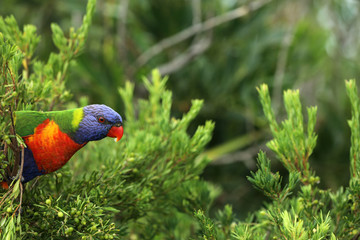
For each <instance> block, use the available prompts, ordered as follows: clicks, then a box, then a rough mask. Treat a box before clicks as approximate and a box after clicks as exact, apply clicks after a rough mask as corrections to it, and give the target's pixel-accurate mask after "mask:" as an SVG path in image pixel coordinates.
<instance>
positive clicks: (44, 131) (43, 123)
mask: <svg viewBox="0 0 360 240" xmlns="http://www.w3.org/2000/svg"><path fill="white" fill-rule="evenodd" d="M15 130H16V133H17V134H19V135H20V136H21V137H22V138H23V140H24V142H25V144H26V146H27V148H25V150H24V166H23V173H22V182H23V183H26V182H28V181H30V180H32V179H33V178H35V177H37V176H40V175H43V174H47V173H51V172H54V171H56V170H58V169H59V168H61V167H62V166H64V165H65V164H66V163H67V162H68V161H69V159H70V158H71V157H72V156H73V155H74V154H75V153H76V152H77V151H78V150H79V149H80V148H82V147H83V146H85V145H86V143H88V142H89V141H97V140H100V139H103V138H105V137H106V136H108V137H113V138H116V140H117V141H119V140H120V139H121V137H122V135H123V127H122V118H121V116H120V115H119V114H118V113H117V112H115V111H114V110H113V109H111V108H110V107H108V106H106V105H99V104H94V105H88V106H86V107H83V108H76V109H71V110H65V111H51V112H37V111H17V112H15ZM1 185H2V186H3V187H4V188H6V185H7V184H6V183H5V182H3V183H1Z"/></svg>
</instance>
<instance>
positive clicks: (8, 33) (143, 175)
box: [0, 0, 360, 240]
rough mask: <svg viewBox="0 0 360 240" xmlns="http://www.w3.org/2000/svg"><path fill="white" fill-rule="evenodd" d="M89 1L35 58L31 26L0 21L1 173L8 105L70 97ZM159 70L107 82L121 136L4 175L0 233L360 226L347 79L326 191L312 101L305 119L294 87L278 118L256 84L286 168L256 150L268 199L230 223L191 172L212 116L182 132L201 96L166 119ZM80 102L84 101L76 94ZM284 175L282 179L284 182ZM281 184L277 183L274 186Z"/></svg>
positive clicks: (282, 231) (303, 231)
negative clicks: (339, 138) (7, 181)
mask: <svg viewBox="0 0 360 240" xmlns="http://www.w3.org/2000/svg"><path fill="white" fill-rule="evenodd" d="M94 6H95V1H94V0H90V1H89V3H88V7H87V13H86V15H85V17H84V19H83V25H82V26H81V27H80V28H79V29H78V30H75V29H73V28H71V29H70V31H69V33H68V34H64V33H63V31H62V30H61V28H60V27H59V26H58V25H56V24H52V25H51V29H52V31H53V41H54V44H55V46H56V47H57V48H58V53H51V54H50V56H49V59H48V61H47V62H46V63H44V62H41V61H39V60H37V59H36V57H34V49H35V48H36V46H37V44H38V42H39V36H37V34H36V28H35V27H34V26H32V25H26V26H25V27H24V29H23V31H21V30H20V29H19V28H18V25H17V23H16V21H15V19H14V18H13V17H7V18H5V19H3V18H0V57H1V58H0V80H1V86H0V96H1V99H0V100H1V105H0V116H1V122H0V124H1V125H0V126H1V128H0V136H1V146H2V148H1V152H0V157H1V166H0V181H1V180H3V179H4V178H5V177H6V176H13V177H16V175H17V173H18V164H19V162H21V159H19V156H20V155H19V153H20V151H22V149H23V147H24V144H23V142H22V140H21V138H20V137H18V136H16V132H15V129H14V126H13V113H14V111H16V110H23V109H27V110H30V109H31V110H52V109H65V108H69V107H70V106H74V103H70V102H69V97H70V96H71V95H70V93H69V92H68V91H67V90H66V88H65V83H66V80H67V72H68V70H69V67H71V65H72V61H73V60H74V59H75V57H76V56H78V54H79V53H80V52H81V50H82V49H83V47H84V43H85V40H86V37H87V33H88V30H89V27H90V23H91V19H92V14H93V11H94ZM166 82H167V78H166V77H164V78H162V77H161V76H160V73H159V71H157V70H154V71H152V74H151V76H150V78H149V79H147V78H144V79H143V83H144V85H145V87H146V90H147V92H148V98H147V99H134V95H133V94H134V88H135V86H134V84H132V83H130V82H127V83H126V84H125V86H124V87H123V88H118V90H117V91H118V93H117V94H120V96H121V98H122V100H123V103H124V110H123V112H122V113H124V115H125V117H126V121H125V136H124V138H123V140H122V141H121V142H119V143H113V142H112V141H111V140H109V139H106V140H103V141H100V142H93V143H90V144H88V146H86V147H85V148H84V149H83V150H81V151H80V152H79V153H78V154H77V155H76V156H74V158H73V159H72V160H71V161H70V162H69V163H68V164H67V165H66V166H65V167H64V168H63V169H62V170H60V171H58V172H57V173H53V174H49V175H46V176H42V177H40V178H39V179H37V180H34V181H32V182H30V183H28V184H26V186H23V185H22V184H21V183H20V182H19V181H14V182H13V184H12V185H11V186H10V188H9V190H1V192H0V194H1V195H0V215H1V220H0V236H1V237H2V238H3V239H15V238H24V239H64V238H66V239H78V238H84V239H332V240H333V239H350V238H354V239H357V238H358V237H359V236H360V233H359V230H358V229H359V227H360V226H359V225H360V224H359V215H358V214H359V211H358V207H359V203H360V202H359V194H360V193H359V189H360V183H359V175H360V171H359V169H358V166H360V145H359V139H360V129H359V127H360V119H359V118H360V100H359V97H358V93H357V88H356V83H355V81H354V80H350V81H347V82H346V89H347V93H348V96H349V98H350V102H351V106H352V119H351V120H350V121H349V125H350V129H351V149H350V175H351V179H350V183H349V186H348V187H341V188H339V189H338V190H336V191H331V190H327V189H322V188H320V187H319V182H320V178H319V177H318V176H317V175H316V173H315V171H314V170H313V169H312V168H311V167H310V163H309V160H310V156H311V154H312V153H313V150H314V147H315V145H316V140H317V135H316V134H315V132H314V130H315V123H316V113H317V108H316V107H310V108H307V111H306V113H307V120H304V117H303V112H304V111H303V109H302V106H301V102H300V94H299V91H291V90H288V91H285V92H284V104H285V110H286V112H287V119H285V120H283V121H282V122H281V123H278V122H277V121H276V116H275V114H274V111H273V110H272V107H271V105H272V104H271V98H270V94H269V90H268V87H267V85H265V84H264V85H261V86H259V87H258V92H259V95H260V101H261V104H262V107H263V109H264V113H265V116H266V118H267V120H268V123H269V125H270V130H271V133H272V135H273V139H272V140H271V141H270V142H269V143H268V144H267V145H268V147H269V149H270V150H272V151H273V152H274V153H275V155H276V156H277V157H278V159H279V160H280V162H281V163H282V164H283V165H284V167H285V168H286V170H287V171H288V175H287V176H281V175H280V173H278V172H275V173H273V172H271V164H270V160H269V158H268V157H267V155H266V153H264V152H260V153H259V155H258V170H257V171H256V172H252V173H251V176H249V177H248V180H249V181H250V182H251V183H252V184H253V185H254V187H255V188H256V189H258V190H260V191H261V192H262V193H263V194H264V195H265V196H267V197H268V198H269V201H268V202H266V203H265V204H264V206H263V207H262V208H261V209H259V210H257V211H255V212H253V213H250V214H249V216H248V218H247V219H245V220H241V221H240V220H238V219H236V217H235V216H234V214H233V212H232V207H231V206H229V205H226V206H225V207H224V209H223V210H221V211H219V212H218V213H217V214H216V215H215V216H210V214H209V209H210V206H211V204H212V202H213V200H214V199H215V197H216V196H217V195H218V194H219V192H220V190H219V189H218V188H217V187H215V186H212V185H211V184H209V183H207V182H205V181H204V180H202V179H201V177H199V176H200V174H201V173H202V171H203V169H204V167H205V166H206V165H207V163H208V159H206V158H204V157H203V155H201V152H202V151H203V149H204V147H205V145H206V144H207V143H208V142H209V141H210V139H211V135H212V131H213V129H214V123H213V122H211V121H207V122H205V123H204V125H202V126H198V127H197V128H196V131H195V132H194V134H192V135H189V133H188V130H189V124H190V123H191V121H192V120H194V118H195V117H196V116H197V114H198V113H199V111H200V109H201V107H202V104H203V102H202V101H201V100H193V101H192V106H191V108H190V109H189V111H188V112H187V113H186V114H184V115H183V116H182V117H181V118H174V117H171V107H172V93H171V92H170V91H168V90H166V87H165V85H166ZM81 104H86V100H83V101H82V103H81ZM284 179H285V180H284ZM284 182H287V183H284Z"/></svg>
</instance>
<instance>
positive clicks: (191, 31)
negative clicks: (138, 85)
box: [136, 0, 271, 67]
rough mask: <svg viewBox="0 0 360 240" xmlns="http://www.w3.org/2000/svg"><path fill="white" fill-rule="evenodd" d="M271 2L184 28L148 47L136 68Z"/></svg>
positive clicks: (259, 0)
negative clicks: (170, 49)
mask: <svg viewBox="0 0 360 240" xmlns="http://www.w3.org/2000/svg"><path fill="white" fill-rule="evenodd" d="M269 2H271V0H258V1H254V2H252V3H250V4H249V5H248V6H242V7H239V8H236V9H234V10H231V11H229V12H227V13H224V14H222V15H219V16H216V17H213V18H210V19H208V20H206V21H204V22H201V23H198V24H195V25H192V26H191V27H189V28H186V29H184V30H182V31H180V32H178V33H177V34H175V35H173V36H170V37H168V38H165V39H163V40H161V41H160V42H158V43H157V44H155V45H154V46H152V47H150V48H149V49H148V50H147V51H145V52H144V53H143V54H142V55H140V57H139V58H138V59H137V60H136V63H137V66H138V67H141V66H143V65H145V64H146V63H147V62H148V61H149V60H150V59H152V58H153V57H154V56H156V55H157V54H159V53H161V52H162V51H163V50H165V49H167V48H169V47H171V46H173V45H175V44H178V43H180V42H182V41H184V40H186V39H188V38H190V37H192V36H194V35H195V34H197V33H201V32H205V31H208V30H210V29H213V28H215V27H217V26H219V25H221V24H223V23H226V22H229V21H232V20H234V19H237V18H240V17H243V16H246V15H247V14H249V13H250V12H252V11H255V10H257V9H259V8H261V7H262V6H264V5H265V4H267V3H269Z"/></svg>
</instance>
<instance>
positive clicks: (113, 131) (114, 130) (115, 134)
mask: <svg viewBox="0 0 360 240" xmlns="http://www.w3.org/2000/svg"><path fill="white" fill-rule="evenodd" d="M123 134H124V129H123V127H122V126H120V127H117V126H112V127H111V128H110V131H109V132H108V134H107V136H108V137H112V138H116V141H117V142H118V141H119V140H120V139H121V138H122V136H123Z"/></svg>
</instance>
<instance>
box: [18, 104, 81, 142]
mask: <svg viewBox="0 0 360 240" xmlns="http://www.w3.org/2000/svg"><path fill="white" fill-rule="evenodd" d="M83 116H84V111H83V108H76V109H70V110H64V111H52V112H37V111H17V112H15V130H16V133H17V134H19V135H20V136H21V137H25V136H29V135H32V134H34V131H35V128H36V127H37V126H39V124H41V123H43V122H44V121H45V120H47V119H50V120H53V121H54V122H55V123H56V124H57V125H58V126H59V128H60V130H61V131H62V132H63V133H67V134H70V135H71V134H72V133H74V132H75V131H76V130H77V128H78V127H79V123H80V122H81V120H82V118H83Z"/></svg>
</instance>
